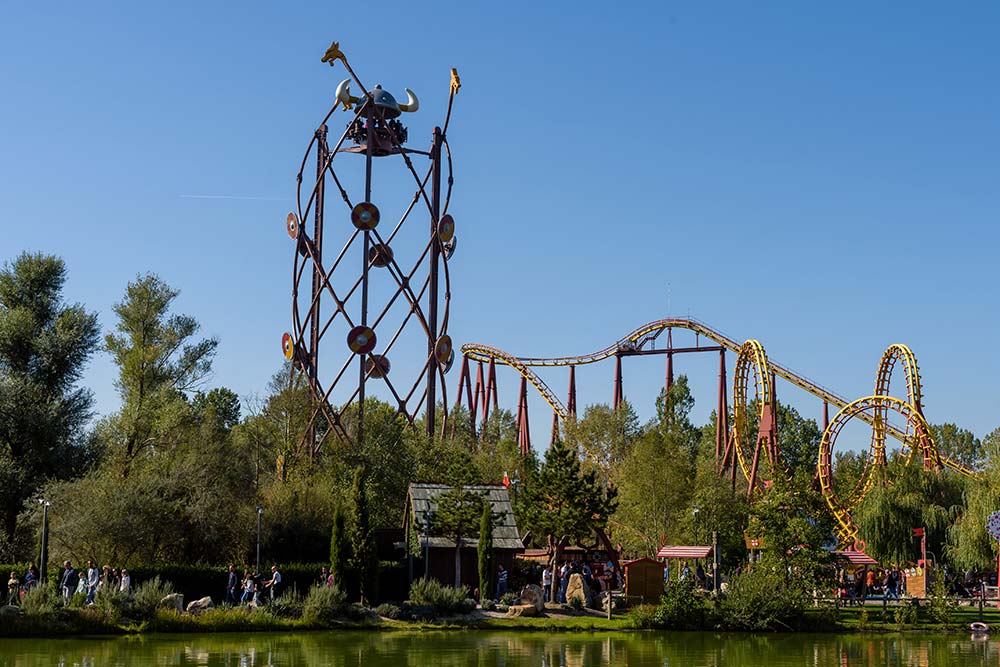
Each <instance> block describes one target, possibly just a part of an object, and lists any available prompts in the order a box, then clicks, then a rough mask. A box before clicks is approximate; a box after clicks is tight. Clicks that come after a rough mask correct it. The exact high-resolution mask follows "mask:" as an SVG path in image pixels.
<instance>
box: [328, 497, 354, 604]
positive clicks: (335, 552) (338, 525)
mask: <svg viewBox="0 0 1000 667" xmlns="http://www.w3.org/2000/svg"><path fill="white" fill-rule="evenodd" d="M350 555H351V543H350V541H349V536H348V530H347V515H346V514H345V513H344V506H343V505H342V504H341V503H337V505H336V506H335V507H334V508H333V529H332V530H331V531H330V565H331V569H332V570H333V581H334V583H336V584H337V586H339V587H340V590H345V586H344V577H345V575H346V573H347V566H348V562H349V559H350Z"/></svg>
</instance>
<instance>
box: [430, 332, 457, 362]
mask: <svg viewBox="0 0 1000 667" xmlns="http://www.w3.org/2000/svg"><path fill="white" fill-rule="evenodd" d="M453 353H454V350H452V347H451V336H449V335H448V334H445V335H443V336H441V337H440V338H438V341H437V344H436V345H435V346H434V358H435V359H437V362H438V363H439V364H446V363H448V358H449V357H451V355H452V354H453Z"/></svg>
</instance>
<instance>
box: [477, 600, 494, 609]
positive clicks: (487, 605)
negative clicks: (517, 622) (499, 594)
mask: <svg viewBox="0 0 1000 667" xmlns="http://www.w3.org/2000/svg"><path fill="white" fill-rule="evenodd" d="M479 604H480V606H482V608H483V611H493V610H494V609H496V606H497V605H496V603H495V602H494V601H493V600H491V599H489V598H483V601H482V602H480V603H479Z"/></svg>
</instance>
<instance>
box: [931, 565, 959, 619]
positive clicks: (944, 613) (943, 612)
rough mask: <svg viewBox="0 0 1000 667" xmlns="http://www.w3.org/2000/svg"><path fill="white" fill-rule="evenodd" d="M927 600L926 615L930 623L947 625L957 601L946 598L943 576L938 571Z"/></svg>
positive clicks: (946, 592)
mask: <svg viewBox="0 0 1000 667" xmlns="http://www.w3.org/2000/svg"><path fill="white" fill-rule="evenodd" d="M929 598H930V599H929V600H928V602H929V606H928V608H927V613H928V615H929V616H930V619H931V621H933V622H934V623H940V624H941V625H947V624H948V623H949V622H950V621H951V610H952V608H953V607H957V606H958V600H956V599H955V598H951V597H948V588H947V586H945V582H944V574H943V573H942V572H940V571H937V572H935V573H934V582H933V583H932V584H931V594H930V596H929Z"/></svg>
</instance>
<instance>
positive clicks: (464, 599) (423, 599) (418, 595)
mask: <svg viewBox="0 0 1000 667" xmlns="http://www.w3.org/2000/svg"><path fill="white" fill-rule="evenodd" d="M410 602H411V603H412V604H413V605H415V606H427V607H431V608H432V609H433V610H434V613H435V614H437V615H438V616H449V615H453V614H466V613H468V612H470V611H472V609H474V608H475V602H474V601H473V602H472V606H471V607H470V606H469V602H470V600H469V589H468V588H466V587H465V586H462V587H461V588H454V587H452V586H445V585H444V584H442V583H440V582H438V581H437V580H436V579H428V580H427V581H424V580H423V579H418V580H417V581H414V582H413V585H412V586H410Z"/></svg>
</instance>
